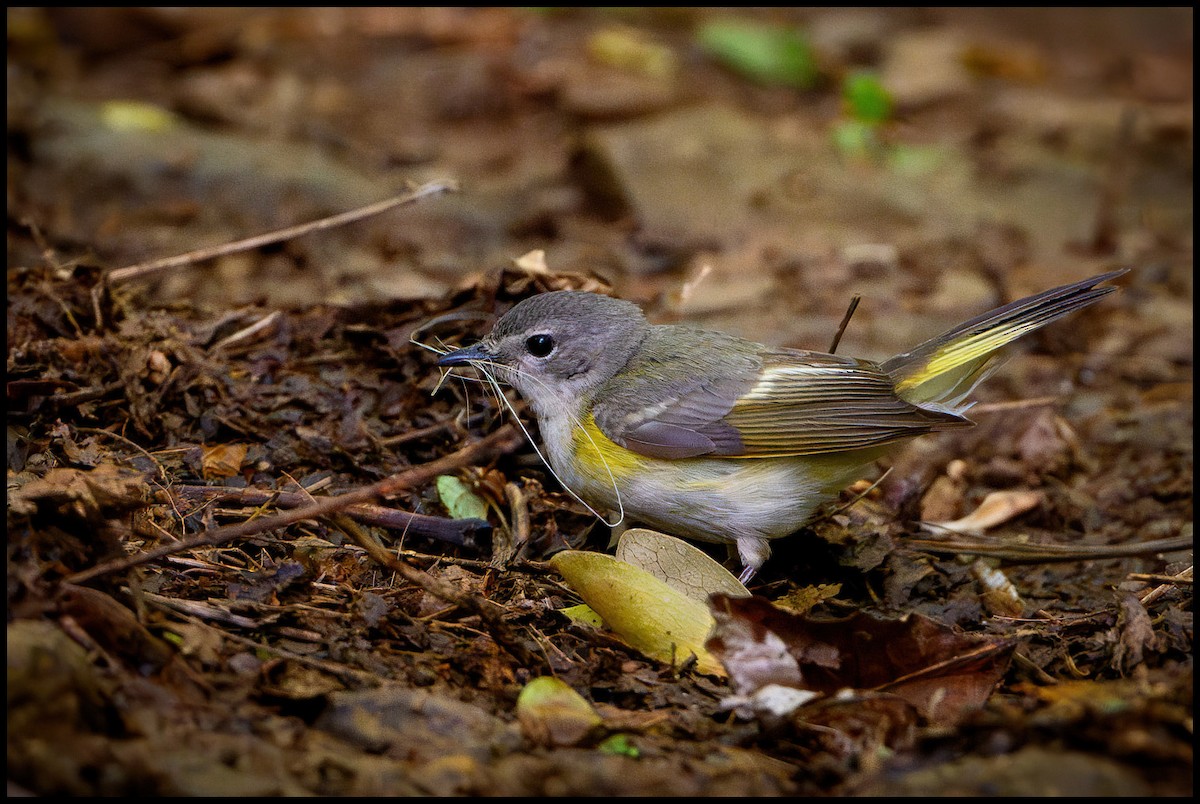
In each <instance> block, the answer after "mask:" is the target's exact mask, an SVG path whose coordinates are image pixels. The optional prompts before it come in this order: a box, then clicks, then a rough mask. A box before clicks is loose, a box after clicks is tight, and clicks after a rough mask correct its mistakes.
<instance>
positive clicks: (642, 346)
mask: <svg viewBox="0 0 1200 804" xmlns="http://www.w3.org/2000/svg"><path fill="white" fill-rule="evenodd" d="M1122 273H1124V271H1114V272H1112V273H1107V274H1101V275H1100V276H1096V277H1093V278H1091V279H1086V280H1084V281H1082V282H1076V283H1074V284H1071V285H1064V286H1063V287H1059V288H1055V289H1053V290H1047V291H1045V292H1043V293H1039V294H1037V295H1035V296H1030V297H1029V298H1026V299H1021V300H1020V301H1015V302H1012V303H1011V304H1006V305H1004V306H1003V307H1000V308H998V309H996V310H992V311H991V312H989V313H985V314H983V315H981V316H979V317H977V318H973V319H971V320H970V321H967V322H966V323H964V324H961V325H959V326H957V327H955V328H954V329H952V330H950V331H949V332H947V333H945V334H943V335H940V336H938V337H936V338H933V339H932V340H929V341H926V342H925V343H923V344H921V345H920V346H918V347H916V348H915V349H912V350H911V351H908V352H905V353H903V354H899V355H896V356H895V357H893V358H891V359H890V360H886V361H884V362H882V363H874V362H871V361H868V360H857V359H855V358H851V357H842V356H840V355H831V354H825V353H822V352H809V351H802V350H797V349H785V348H780V347H773V346H765V345H763V344H760V343H754V342H752V341H748V340H743V339H741V338H736V337H733V336H731V335H726V334H723V333H720V332H712V331H708V330H703V329H697V328H694V327H689V326H681V325H653V324H650V323H649V322H647V320H646V318H645V316H644V315H643V314H642V311H641V310H639V309H638V307H637V306H636V305H634V304H632V303H630V302H627V301H622V300H620V299H614V298H611V297H609V296H602V295H598V294H594V293H585V292H579V291H556V292H553V293H544V294H541V295H538V296H533V297H531V298H528V299H525V300H524V301H522V302H520V303H519V304H517V305H516V306H514V307H513V308H512V309H511V310H509V311H508V312H507V313H505V314H504V315H503V316H502V317H501V318H500V320H499V321H497V322H496V325H495V327H494V328H493V329H492V331H491V333H490V334H488V335H487V336H486V337H485V338H483V340H481V341H479V342H478V343H476V344H475V345H473V346H468V347H467V348H465V349H458V350H457V351H452V352H449V353H447V354H444V355H443V356H442V357H441V359H439V360H438V365H439V366H459V365H464V364H466V365H471V366H474V367H475V368H477V369H479V370H480V371H481V372H483V373H484V374H485V375H487V376H490V377H494V378H495V379H497V380H499V381H501V382H506V383H508V384H510V385H512V386H513V387H514V388H516V389H517V391H518V392H520V394H521V396H523V397H524V398H525V400H526V401H527V402H528V403H529V405H530V407H532V408H533V410H534V412H535V413H536V414H537V420H538V426H539V428H540V430H541V435H542V440H543V441H544V442H545V446H546V453H547V456H546V457H547V458H548V460H549V464H550V466H551V468H552V469H553V470H554V472H555V474H556V475H557V476H558V478H559V479H560V480H561V481H562V483H563V485H564V486H566V487H567V488H568V489H569V490H571V491H572V492H573V493H575V494H576V495H578V496H580V497H582V498H583V500H585V501H587V502H590V503H591V504H593V505H597V506H601V507H602V510H603V509H607V510H609V511H616V512H620V513H621V515H622V516H628V517H631V518H633V519H635V520H638V521H641V522H644V523H646V524H649V525H652V526H654V527H657V528H660V529H662V530H664V531H666V532H668V533H672V534H674V535H677V536H684V537H691V538H696V539H701V540H704V541H713V542H724V543H728V544H735V545H737V551H738V555H739V556H740V558H741V561H742V564H743V566H744V569H743V571H742V574H741V580H742V582H743V583H745V582H747V581H749V579H750V578H751V577H753V575H754V573H755V572H757V570H758V569H759V567H761V566H762V565H763V562H764V561H766V560H767V558H768V557H769V556H770V554H771V548H770V546H769V545H768V541H769V540H770V539H777V538H779V537H781V536H787V535H788V534H791V533H793V532H795V531H796V530H798V529H799V528H800V527H801V526H802V525H804V524H805V523H806V522H808V521H809V520H810V519H812V518H813V516H814V514H815V512H816V511H817V508H818V507H819V506H820V505H821V504H822V503H824V502H826V501H827V500H829V499H831V498H833V497H834V496H836V495H837V494H838V493H839V492H840V491H841V489H842V488H843V487H845V486H846V485H847V484H848V483H850V482H851V481H853V480H855V479H857V477H858V476H859V472H860V471H861V470H862V469H863V468H864V466H866V465H867V464H869V463H871V462H872V461H874V460H875V459H876V458H878V457H880V456H881V455H883V454H884V453H885V452H886V451H887V450H888V448H890V447H891V446H892V445H893V444H895V443H896V442H898V441H902V440H904V439H908V438H912V437H914V436H919V435H923V434H924V433H930V432H935V431H938V430H947V429H950V428H953V427H964V426H970V425H971V424H972V422H971V421H970V420H969V419H967V418H966V417H965V416H964V415H963V414H964V413H965V412H966V410H967V409H968V408H970V407H971V404H972V403H970V402H968V401H967V400H966V398H967V396H968V395H969V394H970V392H971V391H972V389H974V387H975V386H976V385H977V384H978V383H979V382H980V381H981V380H982V379H983V378H984V377H985V376H986V375H987V374H988V371H989V367H990V366H991V365H992V357H993V354H994V353H995V352H996V350H997V349H999V348H1000V347H1002V346H1004V345H1005V344H1007V343H1009V342H1010V341H1013V340H1015V339H1016V338H1019V337H1021V336H1022V335H1025V334H1027V333H1029V332H1032V331H1034V330H1036V329H1038V328H1040V327H1043V326H1045V325H1046V324H1049V323H1050V322H1051V321H1054V320H1056V319H1058V318H1061V317H1062V316H1065V315H1067V314H1068V313H1072V312H1074V311H1076V310H1079V309H1080V308H1083V307H1086V306H1087V305H1089V304H1092V303H1093V302H1095V301H1096V300H1097V299H1100V298H1101V297H1103V296H1106V295H1108V294H1109V293H1111V292H1113V291H1114V290H1116V288H1115V287H1112V286H1106V287H1097V285H1099V284H1100V283H1102V282H1105V281H1106V280H1109V279H1112V278H1114V277H1116V276H1119V275H1121V274H1122ZM593 510H595V509H593Z"/></svg>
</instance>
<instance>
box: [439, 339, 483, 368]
mask: <svg viewBox="0 0 1200 804" xmlns="http://www.w3.org/2000/svg"><path fill="white" fill-rule="evenodd" d="M490 359H491V355H489V354H488V353H487V352H485V351H483V349H482V348H481V346H480V344H478V343H477V344H475V345H474V346H468V347H466V348H465V349H455V350H454V351H453V352H447V353H446V354H444V355H442V356H441V357H440V358H438V362H437V364H438V365H439V366H462V365H465V364H467V363H470V362H471V361H472V360H490Z"/></svg>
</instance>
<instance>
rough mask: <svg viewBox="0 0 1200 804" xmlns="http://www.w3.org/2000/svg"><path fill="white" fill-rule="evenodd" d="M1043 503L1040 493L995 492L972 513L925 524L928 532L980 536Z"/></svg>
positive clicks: (985, 498)
mask: <svg viewBox="0 0 1200 804" xmlns="http://www.w3.org/2000/svg"><path fill="white" fill-rule="evenodd" d="M1041 503H1042V493H1041V492H1040V491H1019V490H1018V491H993V492H992V493H991V494H989V495H988V496H986V497H984V498H983V502H981V503H980V504H979V507H978V508H976V509H975V510H974V511H972V512H971V513H969V514H967V515H966V516H965V517H963V518H962V519H955V520H952V521H950V522H924V523H922V524H923V525H924V526H925V528H926V529H928V530H934V531H937V530H951V531H954V532H955V533H966V534H971V535H976V536H978V535H979V534H981V533H983V532H984V531H985V530H988V529H989V528H994V527H996V526H997V525H1002V524H1004V523H1005V522H1007V521H1008V520H1010V519H1012V518H1013V517H1015V516H1020V515H1021V514H1023V513H1025V512H1026V511H1029V510H1030V509H1033V508H1036V507H1037V506H1039V505H1041Z"/></svg>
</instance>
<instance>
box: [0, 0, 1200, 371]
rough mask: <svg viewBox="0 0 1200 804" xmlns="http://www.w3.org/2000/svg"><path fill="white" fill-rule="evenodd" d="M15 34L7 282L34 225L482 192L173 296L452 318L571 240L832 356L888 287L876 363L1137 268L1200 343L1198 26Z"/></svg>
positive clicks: (1104, 15) (76, 20)
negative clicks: (985, 316) (856, 297)
mask: <svg viewBox="0 0 1200 804" xmlns="http://www.w3.org/2000/svg"><path fill="white" fill-rule="evenodd" d="M8 44H9V49H8V72H7V77H8V133H9V160H8V166H9V170H8V203H9V220H10V237H9V265H10V266H11V265H14V264H17V263H24V264H28V263H30V262H36V261H37V259H38V253H39V248H38V246H37V244H36V243H35V242H34V241H33V240H32V239H30V238H28V237H23V236H21V237H14V236H13V235H12V234H11V232H12V231H13V226H12V224H13V222H18V223H21V224H29V225H32V226H36V227H37V228H38V230H39V231H40V232H41V235H42V236H43V237H45V238H47V239H48V240H50V241H51V242H53V243H56V244H59V246H60V256H61V257H63V258H67V259H76V258H78V259H87V260H93V261H99V262H100V263H101V264H102V265H104V266H106V267H117V266H119V265H123V264H128V263H132V262H136V261H139V260H144V259H150V258H154V257H163V256H169V255H171V254H175V253H179V252H184V251H188V250H191V249H194V248H198V247H201V246H207V245H214V244H217V243H221V242H225V241H229V240H235V239H238V238H241V237H245V236H249V235H252V234H256V233H258V232H261V231H265V230H267V229H271V228H275V227H281V226H285V225H290V224H294V223H300V222H303V221H305V220H309V219H311V218H314V217H317V216H319V215H324V214H329V213H333V212H339V211H342V210H346V209H350V208H353V207H357V206H360V205H363V204H366V203H369V202H372V201H376V200H379V199H381V198H386V197H388V196H391V195H394V194H396V193H398V192H400V191H402V190H403V188H404V187H405V186H406V183H408V182H412V181H418V182H419V181H425V180H428V179H431V178H446V177H449V178H453V179H455V180H457V181H458V182H459V183H460V184H461V186H462V192H461V193H460V194H457V195H454V196H449V197H441V198H437V199H433V200H429V201H425V202H422V203H421V204H419V205H418V206H415V207H408V208H405V209H403V210H399V211H395V212H392V213H388V214H386V215H384V216H382V217H379V218H376V219H373V220H370V221H367V222H365V223H361V224H356V225H354V226H351V227H347V228H343V229H339V230H334V231H330V232H325V233H321V234H318V235H310V236H306V237H304V238H300V239H297V240H294V241H291V242H288V243H285V244H283V245H281V246H278V247H275V248H271V249H265V250H262V251H259V252H252V253H249V254H240V255H236V256H231V257H227V258H223V259H220V260H216V261H211V262H208V263H205V264H202V265H199V266H195V267H191V268H187V269H183V270H174V271H170V272H167V273H166V274H162V275H159V276H157V277H156V278H155V279H154V280H152V281H147V282H144V283H142V284H141V286H139V287H138V288H137V290H138V291H139V292H142V293H145V294H146V298H147V300H149V301H151V302H152V303H154V304H164V303H166V304H169V303H173V302H176V301H181V300H186V301H187V302H188V303H191V304H195V305H199V306H201V307H203V308H206V309H213V310H220V309H225V308H229V307H235V306H239V305H246V304H257V303H265V304H267V305H269V306H273V307H286V308H293V309H294V308H300V307H304V306H306V305H311V304H318V303H331V304H337V305H353V304H356V303H361V302H379V301H387V300H405V299H408V300H415V299H433V298H438V297H441V296H443V295H444V294H445V293H446V292H447V291H448V290H450V289H452V288H455V287H459V286H461V285H463V284H464V283H468V282H470V281H472V279H473V278H477V277H478V276H480V275H481V274H483V273H486V272H488V271H495V270H497V269H498V268H501V267H504V266H507V265H509V264H511V261H512V260H513V259H514V258H517V257H519V256H520V255H522V254H524V253H526V252H528V251H530V250H532V249H544V250H545V251H546V261H547V264H548V266H549V268H550V269H551V270H552V271H566V272H580V273H597V274H599V275H601V276H603V277H604V278H606V279H607V280H609V281H611V282H612V283H613V284H614V285H615V289H616V291H617V292H618V293H619V294H621V295H624V296H626V297H629V298H632V299H634V300H636V301H639V302H642V303H644V304H648V305H649V306H650V307H651V309H652V311H654V312H655V314H656V317H657V318H658V319H659V320H667V319H672V320H674V319H679V318H686V319H688V320H693V321H697V322H699V323H702V324H706V325H712V326H715V327H719V328H724V329H730V330H734V331H737V332H739V333H740V334H743V335H746V336H748V337H752V338H756V339H759V340H764V341H769V342H773V343H785V344H789V345H794V346H801V347H806V348H820V349H825V348H827V347H828V344H829V341H830V338H831V336H832V333H833V332H834V331H835V330H836V327H837V324H838V321H840V319H841V316H842V314H843V312H844V310H845V308H846V304H847V302H848V301H849V298H850V296H851V295H853V294H862V295H863V296H864V301H863V305H862V307H861V308H860V312H859V313H858V315H857V317H856V319H855V323H854V325H853V326H852V327H851V328H850V330H849V332H848V333H847V335H846V339H845V341H844V343H845V346H844V347H843V351H846V352H848V353H851V354H861V355H863V356H870V357H884V356H887V355H889V354H891V353H894V352H895V351H898V350H900V349H902V348H906V347H907V346H910V345H912V344H914V343H916V342H917V341H918V340H920V339H922V338H924V337H926V336H929V335H932V334H934V333H935V332H938V331H941V330H942V329H944V328H945V327H948V326H950V325H952V324H954V323H957V322H958V321H960V320H962V319H963V318H965V317H969V316H970V315H973V314H975V313H977V312H979V311H980V310H982V309H985V308H988V307H991V306H993V305H995V304H998V303H1000V302H1002V301H1005V300H1007V299H1009V298H1015V297H1017V296H1021V295H1025V294H1026V293H1030V292H1034V291H1036V290H1040V289H1043V288H1046V287H1049V286H1052V285H1055V284H1060V283H1063V282H1066V281H1069V280H1074V279H1079V278H1082V277H1084V276H1087V275H1090V274H1094V273H1098V272H1100V271H1102V270H1107V269H1109V268H1111V267H1113V266H1114V265H1136V266H1138V267H1139V274H1138V277H1137V278H1135V279H1133V280H1131V281H1132V282H1135V283H1143V284H1156V285H1163V284H1164V283H1165V285H1166V286H1167V287H1169V288H1170V292H1169V293H1168V294H1166V295H1165V296H1164V297H1162V298H1159V299H1156V300H1155V301H1154V302H1153V304H1154V306H1155V309H1154V310H1153V311H1152V314H1153V316H1154V317H1155V318H1157V319H1158V320H1159V321H1167V322H1171V323H1177V324H1179V325H1181V326H1182V325H1185V324H1186V325H1188V326H1189V327H1190V316H1191V301H1190V297H1191V275H1192V268H1191V262H1192V255H1191V243H1192V206H1193V203H1192V138H1193V130H1192V11H1191V10H1190V9H1128V8H1127V9H1078V10H1076V9H1019V10H1001V9H803V10H796V9H792V10H788V9H769V10H762V9H760V10H755V9H745V10H743V9H711V8H705V9H688V8H682V9H555V8H537V9H533V8H526V9H495V8H491V9H488V8H483V9H444V8H406V9H330V8H324V9H197V8H163V9H33V8H25V9H10V10H9V11H8ZM1188 348H1189V350H1190V340H1189V347H1188ZM1189 357H1190V356H1189Z"/></svg>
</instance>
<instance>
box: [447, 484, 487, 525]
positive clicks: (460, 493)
mask: <svg viewBox="0 0 1200 804" xmlns="http://www.w3.org/2000/svg"><path fill="white" fill-rule="evenodd" d="M437 491H438V497H439V498H440V499H441V501H442V505H444V506H446V511H447V512H449V514H450V516H451V517H452V518H454V519H487V503H485V502H484V501H483V500H482V499H481V498H480V497H479V496H478V495H477V494H475V492H473V491H471V490H470V489H469V488H467V484H466V483H464V482H462V481H461V480H459V479H458V478H457V477H454V476H453V475H442V476H441V477H439V478H438V479H437Z"/></svg>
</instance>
